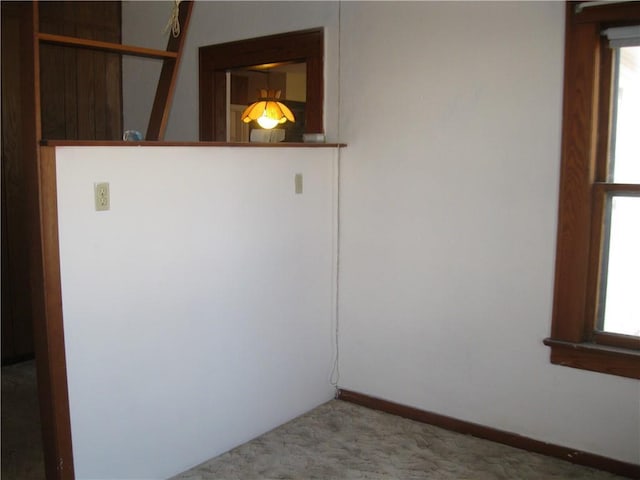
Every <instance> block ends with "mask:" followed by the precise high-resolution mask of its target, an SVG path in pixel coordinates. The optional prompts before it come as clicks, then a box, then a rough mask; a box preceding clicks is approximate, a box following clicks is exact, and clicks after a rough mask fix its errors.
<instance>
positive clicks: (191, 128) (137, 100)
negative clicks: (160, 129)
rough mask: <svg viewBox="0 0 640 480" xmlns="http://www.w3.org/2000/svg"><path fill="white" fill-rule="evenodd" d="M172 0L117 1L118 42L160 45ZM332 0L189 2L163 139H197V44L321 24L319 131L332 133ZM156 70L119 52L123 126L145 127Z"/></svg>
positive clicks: (334, 61)
mask: <svg viewBox="0 0 640 480" xmlns="http://www.w3.org/2000/svg"><path fill="white" fill-rule="evenodd" d="M171 4H172V2H166V1H165V2H141V1H124V2H122V41H123V43H127V44H132V45H140V46H146V47H150V48H158V49H165V48H166V44H167V37H166V36H163V35H162V30H163V29H164V27H165V25H166V23H167V20H168V18H169V15H170V13H171ZM337 25H338V3H337V2H307V1H302V2H288V1H285V2H263V1H258V2H241V1H235V2H234V1H232V2H211V1H196V2H195V3H194V7H193V12H192V17H191V24H190V26H189V30H188V34H187V40H186V42H187V43H186V46H185V49H184V55H183V58H182V64H181V67H180V72H179V76H178V84H177V87H176V93H175V97H174V102H173V107H172V110H171V115H170V118H169V124H168V127H167V132H166V139H167V140H192V141H196V140H198V110H199V106H198V48H199V47H202V46H207V45H214V44H216V43H224V42H231V41H235V40H244V39H248V38H255V37H261V36H265V35H272V34H276V33H282V32H292V31H296V30H304V29H308V28H315V27H325V32H324V35H325V65H324V68H325V100H324V102H325V105H324V116H325V133H326V135H327V139H328V140H329V141H336V139H337V124H336V118H337V107H338V100H337V99H338V95H337V91H338V76H337V73H336V72H337V64H338V62H337V60H338V55H337V49H338V43H337V41H338V34H337ZM159 74H160V64H159V63H158V62H156V61H154V60H146V59H143V60H140V59H133V58H127V57H125V60H124V62H123V103H124V125H125V129H135V130H139V131H141V132H142V133H143V134H144V133H145V132H146V129H147V123H148V121H149V114H150V113H151V105H152V104H153V96H154V95H155V90H156V86H157V82H158V75H159Z"/></svg>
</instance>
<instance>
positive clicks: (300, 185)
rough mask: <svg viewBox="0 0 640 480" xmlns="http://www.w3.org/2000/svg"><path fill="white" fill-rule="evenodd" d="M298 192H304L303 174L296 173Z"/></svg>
mask: <svg viewBox="0 0 640 480" xmlns="http://www.w3.org/2000/svg"><path fill="white" fill-rule="evenodd" d="M295 184H296V194H300V193H302V174H301V173H296V176H295Z"/></svg>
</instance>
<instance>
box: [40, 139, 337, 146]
mask: <svg viewBox="0 0 640 480" xmlns="http://www.w3.org/2000/svg"><path fill="white" fill-rule="evenodd" d="M40 146H42V147H243V148H255V147H260V148H265V147H266V148H344V147H346V146H347V144H346V143H297V142H296V143H293V142H291V143H284V142H280V143H234V142H164V141H163V142H152V141H142V142H125V141H123V140H41V141H40Z"/></svg>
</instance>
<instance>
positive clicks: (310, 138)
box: [302, 133, 325, 143]
mask: <svg viewBox="0 0 640 480" xmlns="http://www.w3.org/2000/svg"><path fill="white" fill-rule="evenodd" d="M302 140H303V141H304V143H324V142H325V137H324V133H303V134H302Z"/></svg>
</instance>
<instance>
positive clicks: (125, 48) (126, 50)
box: [37, 33, 178, 59]
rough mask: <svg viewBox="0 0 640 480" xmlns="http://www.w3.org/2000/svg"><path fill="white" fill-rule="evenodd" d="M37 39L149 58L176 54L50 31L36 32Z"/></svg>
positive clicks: (172, 57) (173, 56) (168, 56)
mask: <svg viewBox="0 0 640 480" xmlns="http://www.w3.org/2000/svg"><path fill="white" fill-rule="evenodd" d="M37 36H38V40H40V41H41V42H45V43H53V44H56V45H66V46H70V47H80V48H89V49H92V50H103V51H106V52H115V53H120V54H124V55H133V56H136V57H149V58H168V59H174V58H176V57H177V56H178V54H177V53H176V52H168V51H165V50H155V49H152V48H145V47H135V46H133V45H121V44H119V43H112V42H103V41H101V40H90V39H88V38H78V37H68V36H65V35H55V34H52V33H38V34H37Z"/></svg>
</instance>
